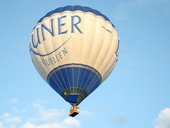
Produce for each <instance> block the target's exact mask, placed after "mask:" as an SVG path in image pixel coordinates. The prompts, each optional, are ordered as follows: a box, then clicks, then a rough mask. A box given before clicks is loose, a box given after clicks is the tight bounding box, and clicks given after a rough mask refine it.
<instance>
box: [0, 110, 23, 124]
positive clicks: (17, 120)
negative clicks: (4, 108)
mask: <svg viewBox="0 0 170 128" xmlns="http://www.w3.org/2000/svg"><path fill="white" fill-rule="evenodd" d="M1 119H2V120H4V121H5V122H7V123H9V124H17V123H20V122H21V119H20V117H19V116H12V115H11V114H9V113H4V114H3V115H2V116H1Z"/></svg>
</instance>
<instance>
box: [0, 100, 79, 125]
mask: <svg viewBox="0 0 170 128" xmlns="http://www.w3.org/2000/svg"><path fill="white" fill-rule="evenodd" d="M41 103H43V105H42V104H40V102H36V103H34V104H33V105H32V108H31V109H32V110H33V111H30V112H31V113H29V116H25V114H26V112H25V113H23V112H21V113H19V112H17V113H14V112H13V111H10V110H9V112H4V113H3V114H0V128H81V122H80V121H79V120H77V119H75V118H72V117H68V116H65V115H66V112H65V111H64V110H59V109H55V108H45V105H44V103H45V102H41ZM27 114H28V113H27Z"/></svg>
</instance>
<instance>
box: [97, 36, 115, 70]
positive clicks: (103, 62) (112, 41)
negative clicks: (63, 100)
mask: <svg viewBox="0 0 170 128" xmlns="http://www.w3.org/2000/svg"><path fill="white" fill-rule="evenodd" d="M113 39H114V35H113V34H112V44H111V46H110V49H109V50H108V52H107V54H106V57H105V59H104V60H103V64H104V62H105V61H106V60H107V59H106V58H107V56H108V55H109V52H110V50H111V48H112V47H113V46H114V43H113ZM113 52H114V54H115V51H113ZM113 57H114V56H113ZM115 61H116V60H115ZM103 64H102V65H103ZM102 65H101V66H102ZM108 65H109V64H108ZM108 65H107V67H108ZM101 66H100V67H99V69H100V68H101ZM107 67H106V68H107ZM106 68H105V69H106ZM103 72H104V69H103V71H101V73H103Z"/></svg>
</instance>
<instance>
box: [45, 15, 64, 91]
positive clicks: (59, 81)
mask: <svg viewBox="0 0 170 128" xmlns="http://www.w3.org/2000/svg"><path fill="white" fill-rule="evenodd" d="M49 19H50V20H51V16H49ZM49 26H50V22H49ZM50 40H51V43H50V44H51V47H52V48H53V50H54V45H53V39H52V36H51V38H50ZM52 54H54V55H55V56H56V52H54V53H52ZM48 57H49V56H48ZM51 66H52V68H53V69H54V68H55V67H54V65H51ZM54 76H56V77H57V78H58V80H59V82H60V83H61V85H62V82H61V81H60V79H59V77H58V75H57V74H56V73H54ZM54 76H53V75H52V79H53V81H55V86H58V87H59V88H60V89H61V91H62V90H64V88H63V86H64V85H63V86H61V87H60V86H59V85H58V84H56V83H58V81H56V79H55V77H54Z"/></svg>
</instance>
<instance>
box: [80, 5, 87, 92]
mask: <svg viewBox="0 0 170 128" xmlns="http://www.w3.org/2000/svg"><path fill="white" fill-rule="evenodd" d="M84 9H85V8H84ZM84 17H86V13H85V12H84ZM84 19H85V20H86V18H84ZM84 28H85V21H84ZM84 35H85V30H84ZM84 35H83V41H82V43H83V44H82V48H83V46H84V44H85V40H84V39H85V38H84ZM82 55H83V49H82V52H81V60H82ZM85 73H86V70H85V71H84V73H83V77H82V79H81V81H80V85H81V86H82V87H83V84H82V82H83V80H84V76H85ZM81 93H82V92H81Z"/></svg>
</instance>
